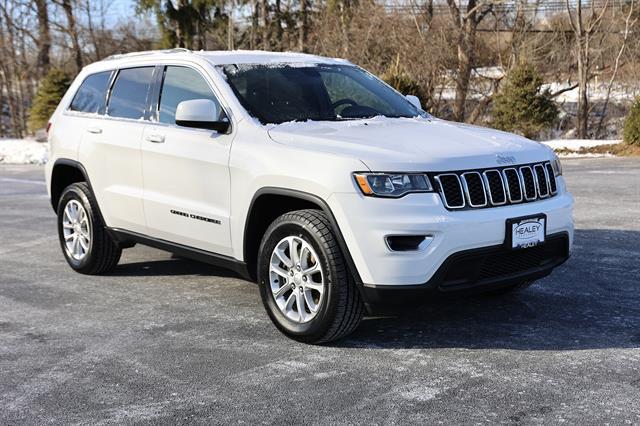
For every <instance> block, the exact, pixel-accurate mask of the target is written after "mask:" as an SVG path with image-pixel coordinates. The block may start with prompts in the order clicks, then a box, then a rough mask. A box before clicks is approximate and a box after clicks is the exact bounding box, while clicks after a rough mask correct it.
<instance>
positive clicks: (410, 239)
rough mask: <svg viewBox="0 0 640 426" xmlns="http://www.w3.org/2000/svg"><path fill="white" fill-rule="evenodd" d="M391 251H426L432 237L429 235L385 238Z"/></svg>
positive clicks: (389, 236) (390, 236)
mask: <svg viewBox="0 0 640 426" xmlns="http://www.w3.org/2000/svg"><path fill="white" fill-rule="evenodd" d="M385 241H386V242H387V247H389V250H391V251H418V250H424V249H426V248H427V247H428V246H429V244H431V241H433V236H431V235H388V236H387V237H386V238H385Z"/></svg>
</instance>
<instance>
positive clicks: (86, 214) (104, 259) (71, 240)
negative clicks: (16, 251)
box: [58, 182, 122, 275]
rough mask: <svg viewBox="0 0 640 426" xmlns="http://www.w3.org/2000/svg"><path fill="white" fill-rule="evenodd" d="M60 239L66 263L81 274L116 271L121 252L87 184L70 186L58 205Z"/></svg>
mask: <svg viewBox="0 0 640 426" xmlns="http://www.w3.org/2000/svg"><path fill="white" fill-rule="evenodd" d="M58 237H59V240H60V247H61V248H62V253H63V254H64V257H65V259H66V260H67V263H68V264H69V266H71V268H73V269H74V270H75V271H77V272H80V273H82V274H89V275H94V274H102V273H105V272H108V271H110V270H112V269H113V268H115V266H116V265H117V264H118V261H119V260H120V255H121V254H122V249H120V248H119V247H118V246H117V245H116V243H115V242H114V241H113V240H112V239H111V237H110V235H109V234H108V233H107V231H106V229H105V226H104V223H103V222H102V219H101V217H100V214H99V213H98V204H97V202H96V200H95V198H94V196H93V194H92V192H91V190H90V189H89V187H88V186H87V184H86V183H84V182H81V183H74V184H73V185H70V186H68V187H67V188H66V189H65V190H64V191H63V193H62V195H61V197H60V202H59V203H58Z"/></svg>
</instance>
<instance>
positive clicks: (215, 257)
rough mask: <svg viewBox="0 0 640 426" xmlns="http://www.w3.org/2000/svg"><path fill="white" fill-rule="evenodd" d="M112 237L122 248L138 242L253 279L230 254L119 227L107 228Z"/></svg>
mask: <svg viewBox="0 0 640 426" xmlns="http://www.w3.org/2000/svg"><path fill="white" fill-rule="evenodd" d="M107 231H108V232H109V234H110V235H111V236H112V237H113V239H114V240H115V241H116V242H117V243H118V244H119V245H120V246H121V247H123V248H126V247H131V246H132V245H133V243H139V244H142V245H145V246H149V247H153V248H157V249H160V250H164V251H168V252H170V253H174V254H177V255H178V256H182V257H186V258H188V259H192V260H196V261H198V262H203V263H207V264H209V265H214V266H219V267H221V268H225V269H229V270H232V271H234V272H236V273H237V274H239V275H240V276H241V277H242V278H243V279H245V280H248V281H253V280H252V279H251V276H250V274H249V270H248V268H247V264H246V263H244V262H242V261H240V260H237V259H235V258H233V257H230V256H224V255H221V254H218V253H213V252H210V251H206V250H200V249H197V248H194V247H189V246H185V245H182V244H177V243H172V242H170V241H166V240H161V239H158V238H152V237H149V236H147V235H144V234H139V233H137V232H131V231H126V230H124V229H119V228H107Z"/></svg>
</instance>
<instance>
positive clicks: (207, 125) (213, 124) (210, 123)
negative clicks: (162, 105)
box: [176, 99, 229, 133]
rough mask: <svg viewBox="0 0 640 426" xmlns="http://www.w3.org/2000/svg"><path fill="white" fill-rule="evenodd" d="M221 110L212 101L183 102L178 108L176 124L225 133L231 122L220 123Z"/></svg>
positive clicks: (194, 100) (195, 100)
mask: <svg viewBox="0 0 640 426" xmlns="http://www.w3.org/2000/svg"><path fill="white" fill-rule="evenodd" d="M219 116H220V108H218V105H216V103H215V102H213V101H212V100H210V99H193V100H190V101H182V102H180V103H179V104H178V108H176V124H177V125H178V126H183V127H194V128H197V129H209V130H215V131H217V132H220V133H224V132H226V131H227V130H228V129H229V121H227V120H225V121H220V120H219V119H218V117H219Z"/></svg>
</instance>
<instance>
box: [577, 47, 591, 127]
mask: <svg viewBox="0 0 640 426" xmlns="http://www.w3.org/2000/svg"><path fill="white" fill-rule="evenodd" d="M588 72H589V57H588V55H585V54H584V53H583V51H582V49H581V50H580V51H579V52H578V114H577V119H578V123H577V128H576V130H577V132H578V135H577V136H578V138H579V139H586V138H587V130H588V127H589V97H588V93H587V85H588V83H589V75H588Z"/></svg>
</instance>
